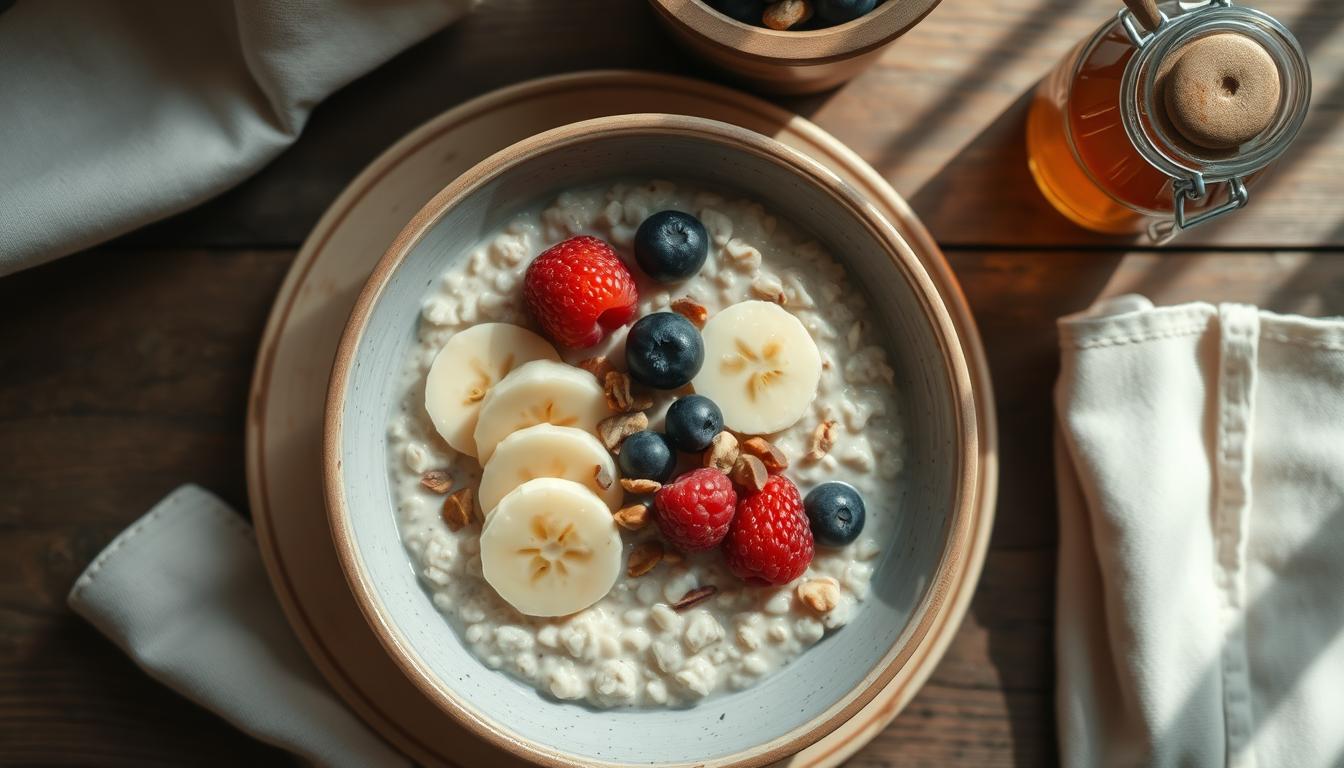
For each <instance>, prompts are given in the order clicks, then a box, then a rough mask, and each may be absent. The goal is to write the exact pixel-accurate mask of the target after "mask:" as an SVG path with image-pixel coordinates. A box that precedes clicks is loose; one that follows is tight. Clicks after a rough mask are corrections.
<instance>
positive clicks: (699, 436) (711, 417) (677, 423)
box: [667, 395, 723, 453]
mask: <svg viewBox="0 0 1344 768" xmlns="http://www.w3.org/2000/svg"><path fill="white" fill-rule="evenodd" d="M722 431H723V414H722V413H721V412H720V411H719V406H717V405H715V404H714V401H713V400H710V399H709V398H708V397H705V396H704V395H687V396H686V397H683V398H681V399H680V400H677V401H676V402H675V403H673V404H672V405H671V407H669V408H668V409H667V439H668V441H670V442H671V443H672V445H674V446H675V447H676V449H677V450H679V451H686V452H687V453H698V452H700V451H703V450H705V449H706V448H708V447H709V444H710V442H711V441H713V439H714V436H715V435H717V434H719V433H720V432H722Z"/></svg>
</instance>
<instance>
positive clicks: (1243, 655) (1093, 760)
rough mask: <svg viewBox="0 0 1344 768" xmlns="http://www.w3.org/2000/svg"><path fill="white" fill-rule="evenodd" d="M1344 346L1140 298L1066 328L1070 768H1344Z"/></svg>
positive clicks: (1062, 556)
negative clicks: (1342, 590) (1303, 559)
mask: <svg viewBox="0 0 1344 768" xmlns="http://www.w3.org/2000/svg"><path fill="white" fill-rule="evenodd" d="M1341 334H1344V320H1329V321H1321V320H1306V319H1304V318H1290V317H1281V316H1278V315H1274V314H1272V313H1268V312H1262V311H1258V310H1256V309H1255V308H1253V307H1248V306H1244V305H1234V304H1228V305H1223V306H1221V307H1214V306H1211V305H1208V304H1190V305H1184V306H1179V307H1153V306H1152V305H1151V304H1150V303H1148V302H1147V301H1146V300H1143V299H1142V298H1141V297H1122V298H1121V299H1118V300H1111V301H1108V302H1103V303H1102V304H1100V305H1099V306H1097V307H1095V308H1093V309H1092V310H1090V311H1088V312H1086V313H1083V314H1080V315H1075V316H1071V317H1066V318H1063V319H1062V320H1061V321H1060V324H1059V335H1060V345H1061V371H1060V378H1059V382H1058V385H1057V388H1056V393H1055V404H1056V413H1057V431H1056V469H1057V479H1058V485H1059V516H1060V551H1059V572H1058V582H1057V584H1058V588H1057V598H1058V613H1057V619H1056V653H1057V696H1056V699H1057V716H1058V719H1059V731H1060V741H1061V755H1062V757H1063V761H1064V763H1065V764H1066V765H1069V766H1102V765H1104V766H1112V765H1113V766H1121V765H1126V766H1127V765H1145V766H1224V765H1225V766H1237V767H1239V768H1240V767H1248V766H1257V765H1294V766H1334V765H1339V764H1341V762H1342V761H1344V729H1340V728H1338V727H1335V726H1337V724H1338V722H1339V719H1338V716H1337V713H1338V712H1339V711H1340V709H1341V707H1342V706H1344V689H1342V688H1340V686H1339V685H1338V681H1340V680H1344V601H1341V600H1339V598H1338V595H1339V592H1338V588H1339V585H1340V584H1344V525H1337V524H1332V522H1339V520H1338V518H1340V517H1344V343H1339V342H1341V341H1344V336H1341ZM1327 446H1331V447H1330V448H1327ZM1303 549H1306V550H1308V551H1311V552H1312V553H1313V556H1312V557H1311V558H1310V565H1311V568H1310V569H1308V568H1306V567H1303V566H1302V565H1300V564H1299V563H1298V562H1297V561H1298V559H1299V558H1300V556H1299V555H1298V554H1297V552H1298V551H1300V550H1303ZM1327 553H1328V554H1327ZM1329 590H1335V591H1334V592H1333V595H1334V596H1333V597H1327V596H1326V593H1327V592H1328V591H1329ZM1285 654H1286V655H1288V656H1289V657H1291V658H1294V659H1298V660H1299V663H1297V664H1285V663H1284V657H1285ZM1332 685H1333V687H1331V686H1332ZM1327 691H1328V692H1327Z"/></svg>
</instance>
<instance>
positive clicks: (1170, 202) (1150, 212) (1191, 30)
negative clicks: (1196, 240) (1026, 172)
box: [1027, 0, 1311, 243]
mask: <svg viewBox="0 0 1344 768" xmlns="http://www.w3.org/2000/svg"><path fill="white" fill-rule="evenodd" d="M1127 4H1128V5H1129V6H1130V7H1129V8H1124V9H1121V10H1120V11H1119V13H1118V14H1117V15H1116V16H1115V18H1114V19H1112V20H1111V21H1109V22H1107V23H1105V24H1103V25H1102V26H1101V27H1100V28H1099V29H1098V30H1097V31H1096V32H1095V33H1094V34H1093V35H1092V36H1091V37H1089V38H1087V39H1085V40H1083V41H1082V42H1081V43H1079V44H1078V46H1077V47H1075V48H1074V49H1073V51H1072V52H1070V53H1069V54H1068V56H1066V57H1065V58H1064V60H1063V61H1062V62H1060V63H1059V65H1057V66H1056V67H1055V69H1054V70H1053V71H1052V72H1051V73H1050V74H1049V75H1047V76H1046V78H1045V79H1044V80H1043V81H1042V82H1041V84H1040V86H1039V88H1038V89H1037V91H1036V94H1035V96H1034V98H1033V100H1032V104H1031V108H1030V111H1029V113H1028V116H1027V157H1028V165H1029V167H1030V169H1031V173H1032V176H1033V177H1035V179H1036V184H1037V185H1038V186H1039V187H1040V189H1041V192H1042V193H1043V194H1044V195H1045V197H1046V198H1047V199H1049V201H1050V202H1051V203H1052V204H1053V205H1054V206H1055V208H1057V209H1058V210H1059V211H1060V213H1062V214H1064V215H1065V216H1067V217H1068V218H1069V219H1071V220H1073V221H1074V222H1075V223H1076V224H1078V225H1079V226H1082V227H1086V228H1087V229H1091V230H1094V231H1097V232H1105V233H1114V234H1124V233H1136V232H1145V231H1146V232H1147V234H1148V236H1149V238H1150V239H1152V240H1153V241H1154V242H1158V243H1161V242H1166V241H1167V240H1169V239H1171V237H1173V236H1175V235H1176V234H1177V233H1179V232H1180V231H1181V230H1183V229H1188V228H1190V227H1193V226H1196V225H1198V224H1202V223H1204V222H1206V221H1209V220H1211V219H1214V218H1216V217H1218V216H1222V215H1224V214H1227V213H1230V212H1232V211H1235V210H1236V209H1238V208H1241V207H1243V206H1245V205H1246V204H1247V202H1248V201H1249V199H1250V193H1251V190H1252V188H1253V187H1254V186H1255V184H1256V183H1257V182H1258V181H1259V180H1261V179H1262V178H1263V177H1264V175H1265V172H1266V171H1267V170H1268V169H1269V168H1270V167H1271V165H1272V164H1273V163H1274V162H1275V161H1276V160H1277V159H1278V158H1279V157H1280V156H1281V155H1282V154H1283V152H1284V150H1286V149H1287V148H1288V146H1289V145H1290V144H1291V143H1292V141H1293V139H1294V138H1295V137H1296V136H1297V132H1298V129H1299V128H1301V126H1302V121H1303V120H1304V119H1305V118H1306V114H1307V104H1308V101H1309V99H1310V94H1311V73H1310V70H1309V69H1308V66H1307V58H1306V54H1305V53H1303V51H1302V46H1301V45H1300V44H1299V43H1298V42H1297V39H1296V38H1295V37H1293V35H1292V33H1291V32H1289V31H1288V30H1287V29H1286V28H1285V27H1284V26H1283V25H1282V24H1280V23H1279V22H1278V21H1277V20H1275V19H1274V18H1273V17H1271V16H1269V15H1268V14H1265V13H1262V12H1260V11H1257V10H1255V9H1252V8H1247V7H1244V6H1234V5H1232V3H1231V2H1226V1H1224V0H1212V2H1203V3H1189V2H1180V3H1178V2H1168V3H1162V4H1161V5H1157V4H1155V3H1152V2H1151V0H1148V2H1143V1H1142V0H1127Z"/></svg>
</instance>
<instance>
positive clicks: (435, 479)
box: [420, 469, 453, 493]
mask: <svg viewBox="0 0 1344 768" xmlns="http://www.w3.org/2000/svg"><path fill="white" fill-rule="evenodd" d="M420 484H421V485H423V486H424V487H426V488H428V489H429V490H430V492H431V493H447V492H449V491H451V490H452V489H453V476H452V475H450V474H448V470H446V469H431V470H429V471H428V472H426V473H425V474H423V475H421V476H420Z"/></svg>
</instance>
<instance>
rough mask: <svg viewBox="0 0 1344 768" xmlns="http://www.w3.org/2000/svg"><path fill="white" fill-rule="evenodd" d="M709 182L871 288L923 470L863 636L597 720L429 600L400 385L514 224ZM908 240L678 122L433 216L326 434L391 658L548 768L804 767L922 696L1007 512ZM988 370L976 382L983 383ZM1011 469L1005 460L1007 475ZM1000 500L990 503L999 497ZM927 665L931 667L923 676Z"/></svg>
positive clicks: (445, 202) (335, 520)
mask: <svg viewBox="0 0 1344 768" xmlns="http://www.w3.org/2000/svg"><path fill="white" fill-rule="evenodd" d="M622 177H625V178H628V177H655V178H667V179H671V180H674V181H676V180H686V181H693V182H695V183H697V184H700V185H703V186H705V187H709V188H718V189H723V190H725V191H730V192H736V193H740V194H744V195H746V196H748V197H751V198H754V199H756V200H758V201H759V202H760V203H762V204H763V205H765V206H766V207H767V208H768V209H770V210H772V211H773V212H775V213H776V214H778V215H781V216H786V217H789V218H790V219H791V220H792V221H794V222H795V223H796V224H797V225H798V226H800V227H801V228H802V229H804V230H806V231H808V232H810V233H811V234H812V235H813V236H815V237H816V238H817V239H818V240H819V241H821V243H822V244H823V245H824V246H826V247H827V249H828V250H829V251H830V252H831V253H833V254H836V255H837V257H838V258H840V259H841V260H842V261H843V262H844V264H845V266H846V268H847V269H848V270H850V272H851V273H852V274H853V276H854V278H855V280H854V282H855V284H857V285H862V286H864V287H865V290H866V293H867V294H868V299H869V305H870V306H872V307H875V308H879V309H878V310H877V314H875V315H874V316H872V317H871V318H870V320H871V321H872V322H874V323H875V324H876V325H877V327H878V328H880V329H881V333H880V337H881V338H884V339H887V340H888V341H887V347H888V353H889V355H890V359H891V360H892V362H893V367H894V368H895V369H896V371H897V382H896V383H897V386H898V387H899V390H900V393H901V398H902V403H901V405H902V410H903V412H904V414H905V421H906V424H905V427H906V430H907V444H908V445H909V446H910V447H911V448H910V451H911V452H910V454H909V455H908V456H907V458H906V466H907V467H908V468H909V469H908V471H907V472H906V473H905V475H904V478H905V479H904V481H903V482H904V486H903V487H902V489H901V492H902V505H901V508H900V510H899V512H898V514H899V515H900V518H899V520H900V522H899V524H898V530H897V535H896V537H895V543H894V544H893V545H892V546H890V547H889V548H888V550H887V551H886V552H884V553H883V554H882V555H881V556H880V560H879V561H878V566H877V568H876V570H875V573H874V576H873V584H872V587H873V589H872V594H871V596H870V597H869V599H868V600H867V601H865V602H864V603H863V604H862V607H861V608H860V609H859V610H858V612H857V613H856V615H855V617H854V618H853V620H852V621H851V622H850V624H849V625H848V626H846V627H845V628H843V629H842V630H840V631H838V632H836V633H835V634H834V635H832V636H829V637H828V638H826V639H824V640H823V641H822V642H821V643H819V644H818V645H817V646H815V647H814V648H812V649H811V650H809V651H808V652H807V653H805V654H804V655H803V656H802V657H801V658H799V659H798V660H797V661H796V662H794V663H792V664H791V665H789V666H788V667H786V668H784V669H783V670H781V671H780V672H778V673H777V674H775V675H773V676H771V677H768V678H765V679H764V680H762V681H761V682H760V683H758V684H757V685H755V686H754V687H752V688H749V689H747V690H745V691H740V692H735V693H726V694H721V695H717V696H715V697H714V698H712V699H709V700H706V701H705V702H702V703H701V704H699V705H697V706H694V707H691V708H686V709H624V710H622V709H617V710H601V711H599V710H594V709H589V708H586V707H584V706H581V705H576V704H571V703H558V702H555V701H552V700H549V699H545V698H543V697H542V696H540V695H539V694H538V693H536V691H535V690H534V689H533V688H532V687H530V686H527V685H524V684H522V683H520V682H518V681H515V680H513V679H512V678H510V677H508V676H506V675H504V674H501V673H498V672H495V671H493V670H490V669H488V668H486V667H485V666H484V665H483V664H482V663H481V662H480V661H478V660H477V659H476V658H475V657H474V656H473V655H472V654H471V653H470V651H469V650H468V649H467V648H466V647H465V646H464V644H463V642H462V641H461V639H460V638H459V637H458V635H457V634H456V632H455V631H454V630H453V628H452V627H451V626H450V625H449V624H448V622H446V621H445V620H444V619H443V617H442V616H440V615H439V613H438V611H437V610H436V609H435V607H434V606H433V604H432V603H431V601H430V599H429V596H428V594H427V593H426V592H425V590H424V589H422V587H421V585H420V584H419V583H418V582H417V579H416V575H415V572H414V571H413V569H412V568H411V567H410V565H409V561H408V558H407V555H406V553H405V552H404V550H403V549H402V544H401V540H400V537H399V535H398V530H397V524H396V521H395V515H394V509H393V504H392V496H391V488H390V482H389V475H388V470H387V467H388V461H387V455H386V451H387V437H386V430H387V424H388V422H389V420H390V416H391V414H392V413H393V410H394V409H395V408H396V407H397V402H398V392H397V387H396V383H395V381H394V377H392V376H389V375H388V373H387V372H388V371H393V370H396V369H397V368H398V366H399V364H400V361H401V360H403V359H404V357H405V355H406V354H407V350H408V349H409V347H410V346H411V345H412V344H413V343H414V340H415V334H416V327H417V323H418V321H419V312H420V307H421V302H422V300H423V298H424V296H425V293H426V291H427V290H429V286H430V284H431V283H433V282H435V281H436V280H437V278H438V276H439V275H440V274H441V273H442V272H443V271H444V270H445V269H446V268H447V267H448V266H449V265H450V264H452V263H453V262H454V261H456V260H458V259H460V258H463V256H464V254H466V253H467V252H468V251H469V249H470V247H471V246H473V245H474V244H476V243H477V242H478V241H479V240H480V239H481V238H482V237H484V236H485V235H487V234H488V233H490V232H491V231H492V230H493V229H494V228H495V227H496V226H498V225H499V224H500V223H501V222H503V221H504V220H506V219H508V218H509V217H510V216H511V215H512V214H514V213H515V212H517V211H519V210H521V209H524V208H526V207H528V206H529V205H532V204H535V203H536V202H539V201H540V200H544V199H550V198H553V197H554V195H555V194H556V193H557V192H559V191H561V190H563V189H565V188H568V187H574V186H580V185H588V184H594V183H600V182H603V181H607V180H613V179H616V178H622ZM963 332H968V331H964V330H959V328H958V326H957V324H956V322H955V321H954V320H953V319H952V317H951V315H950V314H949V312H948V309H947V307H946V306H945V305H944V302H943V300H942V298H941V297H940V295H939V293H938V290H937V289H936V287H935V285H934V283H933V282H932V281H931V280H930V279H929V276H928V274H927V273H926V272H925V270H924V268H923V266H922V265H921V264H920V262H919V260H918V259H917V258H916V257H915V255H914V254H913V253H912V252H911V250H910V248H909V247H908V246H907V245H906V243H905V242H904V241H903V240H902V239H901V237H900V235H899V234H898V233H897V231H896V230H895V229H894V228H893V227H892V226H891V225H890V224H889V223H888V222H887V221H886V220H885V219H883V218H882V217H881V215H879V214H878V213H877V211H876V209H875V208H874V207H873V206H872V205H870V204H869V203H868V202H866V201H865V200H864V199H862V198H861V197H860V196H859V195H858V194H857V193H856V192H855V191H854V190H853V189H851V188H850V187H849V186H848V185H846V184H845V183H844V182H842V181H841V180H840V179H839V177H837V176H836V175H835V174H834V173H832V172H831V171H829V170H826V169H825V168H824V167H822V166H821V165H819V164H817V163H816V162H815V161H813V160H810V159H808V158H806V157H804V156H803V155H801V154H799V153H797V152H795V151H794V150H791V149H789V148H787V147H785V146H783V145H782V144H779V143H778V142H776V141H774V140H772V139H768V138H765V137H763V136H761V135H759V134H756V133H753V132H751V131H747V130H745V129H742V128H738V127H735V126H731V125H728V124H725V123H718V122H714V121H710V120H704V119H700V118H691V117H682V116H671V115H625V116H619V117H606V118H599V119H596V120H590V121H586V122H583V123H577V124H574V125H569V126H565V127H561V128H557V129H555V130H552V131H548V132H546V133H543V134H540V135H538V136H535V137H533V138H531V139H527V140H525V141H522V142H520V143H518V144H515V145H514V146H512V147H510V148H508V149H506V150H503V151H502V152H499V153H498V154H496V155H494V156H492V157H490V158H488V159H486V160H485V161H483V162H482V163H480V164H479V165H477V166H476V167H475V168H473V169H472V170H470V171H468V172H467V173H465V174H463V175H462V176H461V177H459V178H458V179H457V180H456V181H455V182H453V183H452V184H450V185H449V186H448V187H447V188H445V189H444V190H443V191H442V192H440V193H439V194H438V195H436V196H435V197H434V199H432V200H431V201H430V202H429V203H428V204H427V205H425V207H424V208H423V209H421V211H420V212H419V213H418V214H416V216H415V217H414V218H413V219H412V220H411V222H410V223H409V224H408V225H407V226H406V228H405V229H403V230H402V232H401V234H400V235H399V236H398V237H397V239H396V241H395V242H394V243H393V244H392V246H391V248H389V249H388V251H387V253H386V254H385V255H384V257H383V258H382V260H381V261H380V262H379V263H378V265H377V267H376V268H375V269H374V271H373V274H372V276H371V277H370V278H369V282H368V283H367V285H366V286H365V288H364V290H363V292H362V294H361V295H360V297H359V300H358V302H357V303H356V305H355V309H354V311H353V312H352V314H351V317H350V321H349V324H348V325H347V327H346V330H345V333H344V335H343V337H342V340H341V344H340V348H339V350H338V352H337V355H336V360H335V364H334V367H333V371H332V376H331V385H330V390H329V392H328V399H327V410H326V422H325V429H324V447H323V450H324V457H323V464H324V485H325V495H326V501H327V507H328V515H329V518H330V523H331V528H332V532H333V537H334V539H335V544H336V549H337V553H338V555H339V558H340V561H341V566H342V569H343V570H344V572H345V574H346V577H347V579H348V581H349V583H350V587H351V589H352V591H353V593H354V595H355V598H356V601H357V602H358V603H359V605H360V608H361V609H362V610H363V612H364V614H365V616H366V618H367V619H368V621H369V623H370V625H371V626H372V627H373V630H374V632H375V633H376V634H377V635H378V637H379V639H380V641H381V642H382V643H383V645H384V647H385V648H386V650H387V652H388V653H389V655H390V656H391V657H392V658H393V660H394V661H395V662H396V663H397V665H398V666H399V667H400V668H401V669H402V670H403V671H404V672H405V674H406V675H407V676H408V677H409V678H410V680H411V681H412V682H413V683H414V684H415V685H416V686H418V687H419V688H420V689H421V690H422V691H423V692H424V693H425V694H426V695H427V696H428V697H429V698H430V699H431V700H433V701H434V702H435V703H436V704H437V705H438V706H439V707H440V708H441V709H442V710H443V711H444V713H445V716H451V717H453V718H456V719H457V720H458V721H460V722H461V723H462V724H463V725H465V726H466V727H467V728H468V729H470V730H471V731H473V732H474V733H475V734H477V735H478V736H479V737H480V738H483V739H486V740H488V741H490V742H492V743H494V744H496V745H498V746H500V747H501V748H503V749H506V750H509V751H511V752H513V753H515V754H517V755H519V756H521V757H523V758H526V759H528V760H531V761H533V762H535V763H538V764H541V765H548V766H594V765H622V766H634V765H641V766H649V765H656V766H673V765H675V766H690V765H695V766H730V765H731V766H756V765H763V764H766V763H769V762H772V761H774V760H778V759H780V758H783V757H785V756H787V755H790V754H793V753H794V752H796V751H798V750H800V749H802V748H804V747H805V746H807V745H809V744H811V743H813V742H815V741H816V740H818V739H820V738H821V737H823V736H824V735H825V734H827V733H829V732H830V731H831V730H833V729H835V728H837V727H838V726H839V725H841V724H842V723H844V722H845V721H846V720H847V719H848V718H850V717H851V716H852V715H853V714H854V713H856V712H858V711H859V710H860V709H861V708H862V707H863V705H864V704H865V703H867V702H868V701H870V700H871V699H872V698H873V696H875V695H876V694H877V692H878V691H880V690H881V689H882V688H883V686H885V685H887V684H888V683H890V682H893V681H900V680H902V679H903V680H905V681H906V682H908V683H909V684H910V685H917V684H918V682H919V681H920V680H921V679H922V676H923V675H924V674H927V672H928V668H929V665H928V664H927V663H926V661H927V659H925V658H922V657H924V656H926V655H927V653H928V652H929V651H928V646H927V645H926V644H924V643H923V641H924V639H925V637H926V635H928V633H929V631H930V628H931V627H932V626H935V625H937V624H938V623H939V622H941V621H944V620H946V619H947V613H948V612H949V611H952V610H954V608H953V607H952V606H951V605H950V603H949V602H948V601H947V600H946V596H947V594H948V592H949V589H950V585H955V584H959V583H960V582H962V581H964V580H966V579H968V578H973V577H974V574H975V573H977V572H978V566H979V563H978V562H976V557H975V555H974V554H973V553H972V551H971V549H970V540H971V538H972V534H973V532H974V531H976V530H978V529H979V527H980V526H981V525H983V524H984V523H985V522H986V516H987V515H988V514H989V509H988V505H987V504H986V499H987V498H989V499H992V495H993V493H992V484H993V478H992V476H993V468H992V456H993V446H992V438H991V437H990V435H991V434H992V428H991V427H988V426H987V425H986V424H985V419H986V418H987V414H985V413H983V412H982V411H981V410H980V406H978V405H977V403H978V399H977V397H976V396H975V393H974V392H973V391H972V381H977V382H981V381H985V380H986V379H985V377H984V374H983V371H982V370H979V368H978V365H979V363H978V362H977V361H976V360H972V361H970V362H969V363H968V360H967V356H966V354H965V353H964V349H965V347H964V346H963V339H962V338H960V334H961V333H963ZM968 365H976V366H977V369H976V370H975V371H971V370H969V369H968ZM987 457H990V458H987ZM986 486H989V488H988V489H987V488H986ZM912 657H913V659H914V660H913V661H912Z"/></svg>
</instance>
